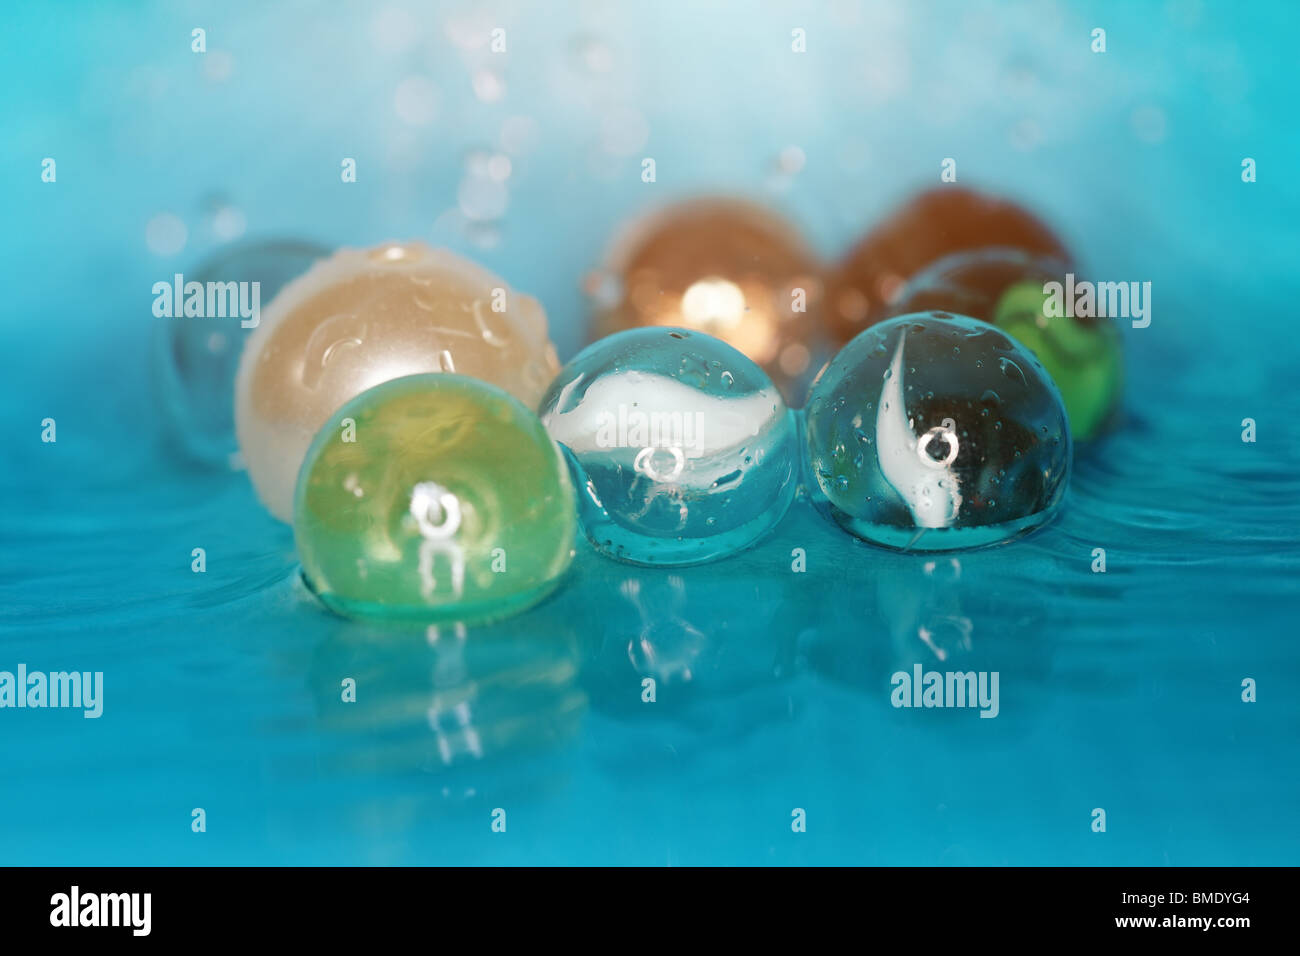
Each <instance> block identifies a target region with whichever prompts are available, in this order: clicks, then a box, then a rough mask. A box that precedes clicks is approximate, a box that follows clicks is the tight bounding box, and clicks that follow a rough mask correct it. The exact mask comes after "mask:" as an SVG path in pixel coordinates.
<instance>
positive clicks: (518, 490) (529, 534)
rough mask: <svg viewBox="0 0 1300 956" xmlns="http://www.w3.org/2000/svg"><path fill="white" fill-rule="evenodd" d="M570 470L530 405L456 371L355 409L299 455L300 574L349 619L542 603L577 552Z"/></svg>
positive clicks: (487, 611) (360, 399)
mask: <svg viewBox="0 0 1300 956" xmlns="http://www.w3.org/2000/svg"><path fill="white" fill-rule="evenodd" d="M573 502H574V493H573V486H572V484H571V483H570V480H569V473H568V467H567V465H566V464H565V462H564V459H563V457H562V455H561V453H560V451H559V449H558V448H557V447H556V446H555V443H554V442H552V441H551V439H550V436H549V435H547V433H546V430H545V429H544V428H543V427H542V423H541V422H540V421H538V419H537V416H536V415H534V414H533V412H532V411H531V410H530V409H528V408H526V407H525V406H524V405H522V404H521V403H520V402H519V401H517V400H516V399H514V398H513V397H511V396H510V395H508V394H507V393H506V392H504V391H503V390H501V389H499V388H496V387H494V386H492V385H488V384H487V383H485V382H480V381H476V380H474V379H470V378H466V377H464V376H460V375H447V374H441V375H439V374H426V375H414V376H408V377H404V378H400V379H396V380H394V381H390V382H386V383H384V384H382V385H379V386H377V387H375V388H373V389H370V390H368V391H366V392H364V393H362V394H361V395H359V396H357V397H356V398H354V399H352V400H351V401H349V402H348V403H346V404H345V405H344V406H343V407H342V408H341V409H339V410H338V412H337V413H336V414H335V415H334V416H333V418H332V419H331V420H330V421H329V422H327V423H326V425H325V427H324V428H322V429H321V431H320V434H319V435H318V436H317V437H316V440H315V441H314V442H313V443H312V446H311V448H310V449H309V451H308V453H307V456H306V459H305V461H304V462H303V467H302V474H301V476H300V477H299V480H298V487H297V492H296V499H295V509H294V537H295V539H296V541H297V545H298V554H299V557H300V558H301V560H302V569H303V577H304V578H305V579H306V581H307V583H308V585H309V586H310V587H311V588H312V590H313V591H314V592H315V593H316V594H317V595H318V596H319V597H320V598H321V600H322V601H323V602H324V603H325V604H326V606H328V607H330V608H331V609H333V610H335V611H338V612H339V613H342V614H346V615H350V616H381V617H383V616H387V617H403V618H418V619H429V620H439V619H454V620H458V621H484V620H490V619H494V618H500V617H505V616H508V615H510V614H513V613H515V612H517V611H520V610H523V609H524V608H526V607H528V606H530V605H532V604H534V603H536V602H537V601H539V600H541V599H542V598H543V597H545V596H546V595H547V594H549V593H550V591H551V590H552V589H553V588H554V587H555V586H556V585H557V584H558V583H559V581H560V579H561V576H562V575H563V574H564V571H565V569H566V568H567V567H568V566H569V562H570V560H571V559H572V556H573V544H574V536H575V534H576V531H577V517H576V514H575V513H574V503H573Z"/></svg>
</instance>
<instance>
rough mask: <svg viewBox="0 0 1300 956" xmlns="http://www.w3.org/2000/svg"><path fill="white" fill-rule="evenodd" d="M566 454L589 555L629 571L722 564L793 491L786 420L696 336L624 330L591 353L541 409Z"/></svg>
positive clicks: (730, 356) (783, 411) (791, 427)
mask: <svg viewBox="0 0 1300 956" xmlns="http://www.w3.org/2000/svg"><path fill="white" fill-rule="evenodd" d="M539 413H540V414H541V417H542V421H543V422H544V423H545V424H546V428H547V430H548V431H549V432H550V434H551V437H552V438H554V439H555V440H556V441H558V442H559V443H560V444H561V445H562V446H563V447H564V448H565V449H566V451H567V452H568V455H569V458H570V463H571V465H572V466H573V468H574V472H575V478H576V484H577V486H578V497H579V506H578V513H579V516H580V518H581V520H582V525H583V528H584V530H585V531H586V534H587V537H588V538H590V540H591V542H592V544H593V545H594V546H595V547H596V548H597V550H599V551H602V552H604V553H605V554H607V555H609V556H610V557H614V558H617V559H619V560H622V561H628V562H631V563H633V564H645V565H660V566H663V565H685V564H697V563H700V562H703V561H711V560H714V559H716V558H721V557H725V556H726V555H728V554H732V553H734V552H735V551H738V550H740V549H742V548H744V547H747V546H748V545H750V544H752V543H753V542H754V541H755V540H756V539H758V538H759V537H760V536H761V535H763V534H764V533H765V532H767V531H768V530H770V529H771V528H772V527H773V526H774V525H776V523H777V522H778V521H780V520H781V517H782V515H784V514H785V512H786V509H787V508H788V507H789V505H790V501H791V499H792V498H793V496H794V493H795V490H796V487H797V484H798V473H799V467H798V461H799V455H798V442H797V430H796V427H795V420H794V414H793V413H792V412H791V411H790V409H789V408H787V407H786V404H785V402H784V401H783V400H782V398H781V394H780V392H779V391H778V390H777V388H776V386H775V385H773V383H772V381H771V379H769V378H768V376H767V374H766V373H765V372H764V371H763V370H762V369H761V368H759V367H758V366H757V365H756V364H754V362H752V361H751V360H750V359H748V358H746V357H745V356H744V355H743V354H741V353H740V352H738V351H737V350H736V349H734V348H732V347H731V346H729V345H727V344H726V343H725V342H722V341H719V340H718V339H715V338H713V337H712V336H710V335H705V334H703V333H701V332H692V331H688V330H686V329H673V328H663V327H652V328H641V329H630V330H627V331H624V332H619V333H617V334H615V335H611V336H608V337H606V338H604V339H601V340H600V341H598V342H596V343H595V344H593V345H590V346H588V347H587V348H586V349H584V350H583V351H582V352H581V353H579V354H578V356H577V357H576V358H574V359H573V360H572V361H571V362H569V364H568V365H566V366H565V367H564V368H563V369H562V370H561V372H560V374H559V376H558V377H557V378H556V380H555V382H554V383H552V385H551V387H550V389H549V391H548V392H547V394H546V395H545V396H544V397H543V399H542V402H541V405H540V407H539Z"/></svg>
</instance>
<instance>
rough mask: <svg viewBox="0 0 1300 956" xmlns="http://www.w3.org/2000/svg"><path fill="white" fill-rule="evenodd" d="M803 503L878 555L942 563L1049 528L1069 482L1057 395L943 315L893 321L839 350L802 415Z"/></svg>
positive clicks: (1067, 442) (963, 321)
mask: <svg viewBox="0 0 1300 956" xmlns="http://www.w3.org/2000/svg"><path fill="white" fill-rule="evenodd" d="M806 416H807V417H806V426H805V433H806V441H807V446H808V459H807V462H808V467H809V470H810V484H811V485H812V490H813V492H814V500H815V501H816V502H817V503H818V504H819V505H820V506H821V507H822V508H823V510H825V511H827V512H828V513H829V515H830V516H831V517H832V518H833V519H834V520H835V521H836V522H838V523H839V524H840V525H841V526H842V527H844V528H845V529H846V530H848V531H849V532H851V533H853V534H855V535H857V536H858V537H860V538H863V539H865V540H867V541H871V542H873V543H875V544H879V545H883V546H885V547H890V548H897V549H900V550H915V551H943V550H952V549H958V548H970V547H982V546H986V545H992V544H998V543H1001V542H1004V541H1008V540H1011V539H1012V538H1015V537H1018V536H1019V535H1022V534H1025V533H1028V532H1029V531H1032V530H1033V529H1034V528H1037V527H1038V526H1040V525H1042V524H1043V523H1044V522H1046V521H1048V520H1049V519H1050V518H1051V517H1052V515H1053V514H1054V513H1055V511H1056V510H1057V508H1058V507H1059V506H1060V503H1061V500H1062V498H1063V497H1064V494H1065V489H1066V485H1067V483H1068V480H1069V474H1070V465H1071V460H1072V454H1073V451H1072V445H1071V439H1070V429H1069V424H1068V422H1067V420H1066V413H1065V408H1064V405H1063V404H1062V401H1061V396H1060V394H1059V393H1058V392H1057V390H1056V386H1055V385H1054V384H1053V382H1052V379H1051V376H1050V375H1048V373H1047V371H1046V369H1044V368H1043V366H1042V364H1041V363H1040V362H1039V361H1038V360H1037V359H1036V358H1035V357H1034V356H1033V354H1032V353H1030V352H1029V351H1028V350H1027V349H1026V348H1024V347H1023V346H1022V345H1020V344H1019V343H1018V342H1016V341H1015V340H1014V339H1012V338H1010V337H1009V336H1008V335H1006V334H1005V333H1004V332H1002V331H1000V330H999V329H997V328H995V327H993V326H992V325H989V324H987V323H984V322H980V321H977V320H975V319H971V318H968V317H965V316H956V315H952V314H950V313H946V312H929V313H918V314H913V315H907V316H900V317H898V318H896V319H892V320H890V321H887V322H883V323H880V324H878V325H875V326H872V327H871V328H870V329H867V330H866V331H865V332H863V333H861V334H860V335H858V336H857V337H856V338H855V339H854V340H853V341H852V342H850V343H849V344H848V345H846V346H845V347H844V348H843V349H842V350H841V351H840V353H839V354H838V355H836V356H835V358H834V359H833V360H832V361H831V363H830V364H829V365H828V366H827V367H826V368H825V369H823V370H822V373H821V374H820V375H819V376H818V378H817V380H816V381H815V382H814V383H813V387H812V390H811V391H810V393H809V396H808V404H807V410H806Z"/></svg>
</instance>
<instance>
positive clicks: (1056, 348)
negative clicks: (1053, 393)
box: [894, 248, 1124, 441]
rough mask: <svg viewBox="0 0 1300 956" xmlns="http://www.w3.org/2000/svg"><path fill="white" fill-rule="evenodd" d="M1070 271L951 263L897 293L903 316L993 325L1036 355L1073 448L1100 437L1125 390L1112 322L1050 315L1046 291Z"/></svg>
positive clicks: (1014, 253)
mask: <svg viewBox="0 0 1300 956" xmlns="http://www.w3.org/2000/svg"><path fill="white" fill-rule="evenodd" d="M1073 271H1074V270H1073V267H1071V266H1070V265H1068V264H1067V263H1065V262H1062V261H1060V260H1057V259H1051V258H1046V257H1043V256H1031V255H1029V254H1028V253H1025V252H1022V251H1020V250H1018V249H1004V248H992V249H981V250H978V251H975V252H968V253H958V254H956V255H952V256H947V257H945V258H943V259H940V260H939V261H938V262H936V263H934V264H933V265H931V266H929V267H928V268H926V269H924V270H922V271H921V272H920V273H919V274H917V276H916V277H915V278H914V279H913V280H912V281H911V282H909V283H908V284H907V285H906V286H905V287H904V289H903V291H902V292H901V293H900V295H899V298H898V301H897V303H896V304H895V305H894V309H895V310H896V312H897V313H898V314H906V313H910V312H922V311H927V310H933V309H939V310H943V311H946V312H957V313H960V314H962V315H969V316H972V317H973V318H976V319H982V320H984V321H985V322H992V323H993V324H994V325H997V326H998V327H999V328H1001V329H1004V330H1005V331H1006V332H1008V333H1009V334H1010V335H1011V337H1012V338H1014V339H1016V340H1017V341H1018V342H1020V344H1021V345H1024V346H1025V347H1027V348H1028V349H1029V350H1030V351H1031V352H1033V353H1034V354H1035V355H1036V356H1037V357H1038V359H1039V361H1041V362H1042V363H1043V365H1044V366H1045V367H1046V369H1047V371H1048V372H1049V373H1050V374H1051V376H1052V380H1053V381H1055V382H1056V387H1057V388H1058V389H1059V390H1060V392H1061V397H1062V399H1064V401H1065V410H1066V412H1067V413H1068V414H1069V416H1070V434H1071V435H1072V436H1073V437H1074V438H1075V440H1076V441H1087V440H1089V439H1092V438H1095V437H1097V435H1098V434H1100V433H1101V432H1103V431H1104V430H1105V429H1106V427H1107V426H1108V425H1109V424H1110V423H1112V422H1113V421H1114V420H1115V418H1116V414H1115V413H1116V410H1117V409H1118V407H1119V399H1120V393H1121V391H1122V389H1123V379H1124V366H1123V359H1122V353H1121V349H1120V334H1119V330H1118V329H1117V328H1116V327H1115V323H1114V322H1113V321H1112V320H1110V319H1107V318H1093V317H1082V318H1080V317H1071V316H1066V315H1052V314H1050V313H1052V312H1054V311H1056V310H1055V309H1049V308H1047V307H1046V306H1047V303H1048V300H1049V298H1050V296H1049V294H1048V293H1046V292H1044V291H1043V288H1044V285H1045V284H1046V283H1049V282H1057V283H1064V281H1065V276H1066V273H1068V272H1073Z"/></svg>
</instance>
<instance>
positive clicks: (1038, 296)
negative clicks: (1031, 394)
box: [993, 281, 1124, 441]
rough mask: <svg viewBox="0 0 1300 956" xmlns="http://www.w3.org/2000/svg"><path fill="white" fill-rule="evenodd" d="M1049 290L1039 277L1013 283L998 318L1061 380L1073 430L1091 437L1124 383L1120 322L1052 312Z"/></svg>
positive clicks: (995, 319) (1080, 436) (1084, 438)
mask: <svg viewBox="0 0 1300 956" xmlns="http://www.w3.org/2000/svg"><path fill="white" fill-rule="evenodd" d="M1048 298H1049V296H1048V294H1047V293H1045V292H1043V283H1041V282H1038V281H1027V282H1018V283H1016V284H1015V285H1012V286H1010V287H1009V288H1008V289H1007V290H1006V291H1005V292H1003V294H1002V297H1001V298H1000V299H999V300H998V304H997V306H996V307H995V309H994V316H993V324H994V325H996V326H998V327H999V328H1001V329H1003V330H1005V331H1006V332H1007V333H1008V334H1009V335H1011V336H1012V337H1013V338H1015V339H1016V340H1017V341H1019V342H1020V343H1021V344H1022V345H1024V346H1025V347H1026V348H1028V349H1029V350H1030V351H1031V352H1033V353H1034V355H1035V356H1037V357H1038V360H1039V361H1040V362H1042V363H1043V366H1044V367H1045V368H1046V369H1047V371H1048V373H1049V374H1050V375H1051V376H1052V379H1053V381H1055V382H1056V387H1057V388H1058V389H1059V390H1060V392H1061V398H1062V400H1063V401H1064V402H1065V411H1066V414H1067V415H1068V416H1069V419H1070V432H1071V434H1073V435H1075V436H1076V437H1077V438H1078V439H1079V440H1080V441H1087V440H1088V439H1090V438H1093V437H1095V436H1096V435H1097V434H1098V433H1099V432H1101V431H1102V430H1103V428H1104V427H1105V425H1106V424H1107V421H1108V419H1109V418H1110V417H1111V415H1112V413H1113V412H1114V410H1115V407H1116V405H1117V403H1118V401H1119V394H1120V390H1121V388H1122V385H1123V377H1124V373H1123V369H1124V366H1123V362H1122V359H1121V356H1120V338H1119V332H1118V331H1117V330H1116V328H1115V325H1114V323H1112V322H1110V321H1108V320H1106V319H1101V320H1098V321H1095V322H1093V323H1092V324H1089V325H1085V324H1083V323H1081V322H1079V321H1077V320H1075V319H1072V318H1068V317H1066V316H1049V315H1048V311H1049V310H1048V309H1047V308H1046V304H1047V301H1048Z"/></svg>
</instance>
